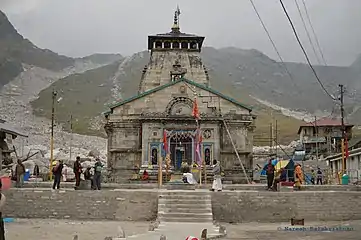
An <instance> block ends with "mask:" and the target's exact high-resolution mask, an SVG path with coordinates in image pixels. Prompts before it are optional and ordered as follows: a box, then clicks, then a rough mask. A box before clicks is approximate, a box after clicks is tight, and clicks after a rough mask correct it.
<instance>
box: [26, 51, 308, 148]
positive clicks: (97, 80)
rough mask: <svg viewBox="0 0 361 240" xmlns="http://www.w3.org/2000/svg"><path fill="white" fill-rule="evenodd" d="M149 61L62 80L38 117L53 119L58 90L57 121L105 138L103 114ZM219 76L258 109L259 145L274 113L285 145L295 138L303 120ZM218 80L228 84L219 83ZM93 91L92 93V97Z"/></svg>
mask: <svg viewBox="0 0 361 240" xmlns="http://www.w3.org/2000/svg"><path fill="white" fill-rule="evenodd" d="M207 51H213V49H206V50H205V52H207ZM148 60H149V53H148V52H141V53H138V54H135V55H133V56H132V57H129V58H126V59H124V60H122V61H119V62H115V63H113V64H111V65H108V66H104V67H101V68H98V69H94V70H90V71H88V72H86V73H84V74H75V75H71V76H68V77H67V78H64V79H60V80H58V81H57V82H56V83H54V84H53V85H52V86H51V87H49V88H47V89H45V90H43V91H41V92H40V94H39V98H38V99H36V100H35V101H33V102H32V106H33V108H34V111H35V114H36V115H38V116H43V117H47V118H49V117H50V114H51V113H50V107H51V106H50V100H49V99H51V91H52V89H57V90H58V91H59V92H61V96H62V98H63V100H62V101H61V102H59V103H58V104H56V111H57V114H56V116H57V120H58V122H60V123H63V124H64V125H65V126H69V124H67V122H68V120H69V114H70V113H71V114H73V116H75V121H74V123H73V126H74V130H75V131H76V132H79V133H86V134H96V135H103V134H104V130H103V128H102V125H101V124H98V123H99V120H101V119H102V116H101V112H102V111H104V110H106V104H108V103H111V102H113V101H116V100H119V99H125V98H129V97H131V96H133V95H135V94H136V93H137V90H138V86H139V83H140V78H141V72H142V69H143V67H144V66H145V65H146V64H147V63H148ZM218 73H219V72H218V71H214V70H212V69H211V70H210V75H211V84H212V86H213V87H214V88H215V89H217V90H219V91H221V92H224V93H227V94H229V95H231V96H233V97H235V98H237V99H238V100H240V101H242V102H244V103H247V104H252V105H254V106H255V113H256V114H257V115H259V117H258V119H257V135H258V138H259V140H258V141H257V143H258V144H269V141H264V140H261V138H262V137H269V124H270V123H271V119H270V117H269V115H270V112H271V111H272V112H273V115H274V117H275V119H276V120H278V123H279V130H280V132H282V138H281V139H282V142H289V141H291V140H293V139H294V137H295V132H296V130H295V129H297V127H298V126H299V124H300V123H301V121H299V120H297V119H294V118H292V117H287V116H284V115H283V114H282V113H281V112H280V111H274V110H272V109H271V108H269V107H267V106H265V105H264V104H261V103H258V102H257V101H255V100H254V99H253V98H252V97H250V96H249V94H248V93H247V91H245V90H244V89H242V88H241V87H238V86H237V85H234V84H232V80H227V79H225V78H226V77H225V76H224V75H217V74H218ZM219 79H225V80H226V81H223V80H222V81H219ZM90 92H91V93H92V94H89V93H90ZM114 93H117V94H114ZM119 93H120V94H119ZM89 103H91V104H89ZM66 128H68V127H66ZM103 136H104V135H103Z"/></svg>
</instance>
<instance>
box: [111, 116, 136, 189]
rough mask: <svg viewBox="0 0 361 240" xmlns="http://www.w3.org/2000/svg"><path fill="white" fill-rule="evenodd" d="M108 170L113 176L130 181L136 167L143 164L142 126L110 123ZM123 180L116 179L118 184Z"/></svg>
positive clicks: (129, 123) (131, 123) (127, 123)
mask: <svg viewBox="0 0 361 240" xmlns="http://www.w3.org/2000/svg"><path fill="white" fill-rule="evenodd" d="M106 129H107V134H108V169H111V172H112V175H113V176H121V177H122V178H123V179H122V180H126V179H130V178H131V176H132V173H133V169H134V167H135V166H137V165H138V166H139V165H140V164H141V153H142V151H141V149H142V148H141V147H142V146H141V131H142V130H141V129H142V128H141V124H140V123H139V122H138V121H134V122H116V123H114V122H113V123H108V125H107V126H106ZM119 180H121V179H114V181H116V182H118V181H119Z"/></svg>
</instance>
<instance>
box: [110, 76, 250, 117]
mask: <svg viewBox="0 0 361 240" xmlns="http://www.w3.org/2000/svg"><path fill="white" fill-rule="evenodd" d="M190 88H191V89H190ZM194 90H195V91H196V92H197V95H198V98H197V99H198V108H199V112H200V113H201V114H212V113H213V112H221V113H222V114H223V115H227V114H232V115H237V114H238V115H241V114H244V115H249V111H248V110H247V109H244V108H242V107H239V106H237V105H235V104H233V103H232V102H229V101H227V100H225V99H222V98H220V97H219V96H217V95H215V94H213V93H210V92H208V91H205V90H203V89H200V88H193V87H192V86H189V85H187V84H185V83H184V82H179V83H177V84H175V85H173V86H170V87H168V88H165V89H162V90H159V91H157V92H154V93H151V94H149V95H147V96H144V97H143V98H141V99H138V100H134V101H131V102H129V103H126V104H124V105H122V106H119V107H116V108H114V109H113V114H111V115H110V118H109V121H110V122H111V121H119V120H127V119H132V118H135V117H136V115H141V114H142V113H143V114H144V113H164V112H166V110H167V107H168V106H169V103H171V102H172V100H173V99H175V98H180V97H183V98H188V99H190V100H191V101H193V99H194V93H193V91H194ZM183 91H184V92H183ZM190 108H191V106H190ZM189 114H191V112H190V113H189Z"/></svg>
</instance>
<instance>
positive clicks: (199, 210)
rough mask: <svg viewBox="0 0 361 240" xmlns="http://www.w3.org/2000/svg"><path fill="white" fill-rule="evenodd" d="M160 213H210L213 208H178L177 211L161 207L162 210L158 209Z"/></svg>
mask: <svg viewBox="0 0 361 240" xmlns="http://www.w3.org/2000/svg"><path fill="white" fill-rule="evenodd" d="M158 212H168V213H177V212H184V213H207V214H208V213H210V212H212V208H211V207H204V208H188V207H187V208H177V209H173V208H167V207H165V208H163V207H161V208H160V209H158Z"/></svg>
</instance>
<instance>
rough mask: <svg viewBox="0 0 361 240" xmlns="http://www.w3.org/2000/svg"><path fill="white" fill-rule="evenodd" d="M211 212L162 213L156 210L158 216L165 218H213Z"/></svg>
mask: <svg viewBox="0 0 361 240" xmlns="http://www.w3.org/2000/svg"><path fill="white" fill-rule="evenodd" d="M212 216H213V215H212V213H181V212H175V213H162V212H158V217H159V218H161V217H165V218H196V219H199V220H201V219H209V218H213V217H212Z"/></svg>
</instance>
